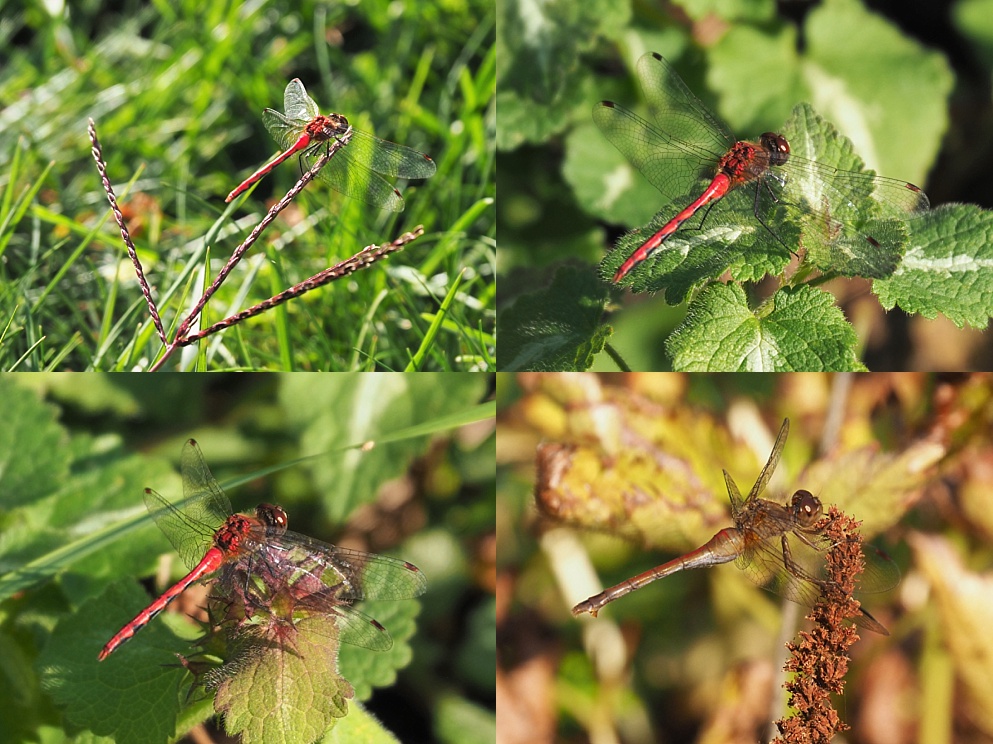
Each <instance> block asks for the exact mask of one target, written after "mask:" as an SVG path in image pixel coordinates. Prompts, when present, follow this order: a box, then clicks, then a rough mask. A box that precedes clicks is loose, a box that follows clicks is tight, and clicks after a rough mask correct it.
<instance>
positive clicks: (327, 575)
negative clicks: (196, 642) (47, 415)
mask: <svg viewBox="0 0 993 744" xmlns="http://www.w3.org/2000/svg"><path fill="white" fill-rule="evenodd" d="M181 470H182V474H183V494H184V496H185V497H186V498H185V499H184V502H183V508H182V511H181V510H179V509H177V508H176V507H175V506H173V505H172V504H170V503H169V502H168V501H166V500H165V499H163V498H162V497H161V496H159V494H157V493H155V491H152V490H151V489H146V490H145V506H146V507H147V508H148V510H149V511H150V512H151V513H152V516H153V518H154V519H155V523H156V524H157V525H158V526H159V529H161V530H162V531H163V532H164V533H165V534H166V536H167V537H168V538H169V540H170V542H172V544H173V545H174V546H175V548H176V551H177V552H178V553H179V555H180V556H181V557H182V558H183V560H184V561H185V563H186V565H187V567H188V568H191V569H192V570H191V571H190V573H188V574H187V575H186V576H185V577H183V578H182V579H180V580H179V581H178V582H177V583H176V584H175V585H174V586H172V587H171V588H170V589H168V590H167V591H166V592H165V593H164V594H163V595H162V596H161V597H159V598H158V599H156V600H155V601H154V602H152V604H150V605H149V606H148V607H146V608H145V609H144V610H142V611H141V612H139V613H138V615H136V616H135V618H134V619H133V620H132V621H131V622H129V623H128V624H127V625H125V626H124V627H123V628H121V629H120V630H119V631H118V632H117V634H116V635H115V636H114V637H113V638H111V639H110V640H109V641H108V642H107V645H106V646H104V647H103V650H102V651H101V652H100V654H99V656H98V657H97V658H98V659H99V660H100V661H103V660H104V659H106V658H107V657H108V656H109V655H110V654H112V653H113V652H114V651H115V650H117V648H118V647H119V646H121V645H122V644H123V643H125V642H127V641H128V640H130V639H131V638H132V637H133V636H134V634H135V633H137V632H138V631H139V630H141V629H142V628H143V627H145V626H146V625H147V624H148V623H149V622H150V621H151V620H152V618H154V617H155V616H156V615H158V614H159V613H160V612H162V610H164V609H165V608H166V607H167V606H168V605H169V603H170V602H172V600H174V599H175V598H176V597H178V596H179V595H180V594H181V593H182V592H183V591H185V590H186V588H187V587H188V586H190V584H192V583H193V582H195V581H199V580H201V579H203V578H205V577H207V576H208V575H210V574H212V573H214V572H215V571H217V570H218V569H223V568H226V567H228V566H234V567H237V571H233V572H228V571H225V572H223V573H222V580H223V579H227V580H230V579H231V577H234V576H236V575H238V572H241V573H242V574H243V573H244V571H245V570H246V568H245V567H246V566H250V567H251V571H252V573H253V574H254V575H256V576H258V577H261V578H260V579H259V583H260V584H261V585H264V586H265V589H266V591H267V592H269V593H271V592H275V591H277V590H279V589H280V587H276V586H274V584H275V582H277V581H282V582H287V583H289V582H292V586H289V588H288V590H287V592H286V593H287V594H289V595H292V596H294V597H296V598H297V599H299V600H301V601H300V605H301V606H306V607H308V608H309V609H311V610H314V611H323V612H324V613H325V614H328V615H333V616H334V623H335V627H336V628H337V630H338V631H339V638H340V640H341V641H343V642H345V643H351V644H353V645H356V646H362V647H364V648H370V649H373V650H376V651H384V650H387V649H389V648H390V647H391V646H392V644H393V640H392V639H391V638H390V635H389V633H388V632H387V631H386V629H385V628H384V627H383V626H382V625H380V624H379V623H378V622H376V620H374V619H372V618H370V617H367V616H366V615H363V614H362V613H361V612H359V611H358V610H356V609H354V608H353V607H351V605H352V604H354V603H356V602H359V601H361V600H363V599H391V600H400V599H412V598H413V597H417V596H420V595H421V594H423V593H424V590H425V589H426V588H427V582H426V581H425V579H424V574H423V573H421V571H420V570H419V569H418V568H417V566H415V565H413V564H412V563H408V562H407V561H403V560H398V559H396V558H387V557H386V556H381V555H372V554H370V553H363V552H362V551H360V550H351V549H349V548H341V547H338V546H336V545H329V544H327V543H322V542H319V541H318V540H312V539H311V538H309V537H305V536H303V535H298V534H296V533H293V532H288V531H287V529H286V525H287V517H286V513H285V512H284V511H283V510H282V509H281V508H280V507H278V506H273V505H272V504H262V505H260V506H258V507H257V508H256V510H255V517H249V516H246V515H244V514H232V510H231V503H230V502H229V501H228V498H227V496H225V495H224V492H223V491H222V490H221V487H220V486H219V485H218V484H217V481H216V480H214V477H213V476H212V475H211V474H210V470H209V469H208V468H207V464H206V463H205V462H204V460H203V455H202V454H201V452H200V448H199V446H197V443H196V441H195V440H193V439H190V440H189V441H187V442H186V445H185V446H184V447H183V454H182V458H181ZM246 559H250V560H246ZM287 585H288V584H287ZM239 591H242V590H241V589H239V588H235V589H233V590H232V591H231V592H230V593H231V594H237V593H238V592H239ZM301 592H306V596H301ZM242 593H244V591H242ZM256 601H258V600H257V597H256Z"/></svg>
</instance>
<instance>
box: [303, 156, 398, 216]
mask: <svg viewBox="0 0 993 744" xmlns="http://www.w3.org/2000/svg"><path fill="white" fill-rule="evenodd" d="M320 152H321V148H318V149H317V150H315V151H312V152H310V153H309V154H308V155H307V167H308V168H309V167H310V165H311V164H312V163H313V160H314V159H315V158H316V157H319V156H320ZM317 177H318V178H319V179H320V180H321V181H323V182H324V183H326V184H327V185H328V186H330V187H331V188H333V189H334V190H335V191H337V192H339V193H341V194H344V195H345V196H350V197H352V198H354V199H359V200H361V201H364V202H365V203H366V204H371V205H372V206H374V207H379V208H380V209H388V210H389V211H391V212H402V211H403V197H402V196H400V192H399V191H397V189H396V187H395V186H393V184H391V183H388V182H387V181H385V180H383V177H382V176H380V175H378V174H377V173H374V172H372V171H371V170H369V168H367V167H366V166H365V164H364V163H363V162H362V161H361V159H360V156H357V155H356V154H355V152H354V151H353V150H352V145H351V142H349V143H348V144H347V145H345V146H344V147H342V148H341V149H339V150H338V152H337V153H335V155H334V157H333V158H332V159H331V162H330V163H328V164H327V165H326V166H324V167H323V168H322V169H321V170H320V172H319V173H318V174H317Z"/></svg>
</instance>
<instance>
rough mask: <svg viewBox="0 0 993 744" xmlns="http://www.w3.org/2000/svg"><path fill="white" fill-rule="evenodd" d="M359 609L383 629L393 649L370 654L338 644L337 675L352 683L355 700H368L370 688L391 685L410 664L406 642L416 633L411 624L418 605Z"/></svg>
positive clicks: (383, 604)
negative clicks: (338, 672) (387, 634)
mask: <svg viewBox="0 0 993 744" xmlns="http://www.w3.org/2000/svg"><path fill="white" fill-rule="evenodd" d="M361 609H362V612H364V613H365V614H367V615H369V616H371V617H374V618H376V620H377V621H378V622H379V623H380V624H381V625H382V626H383V627H384V628H386V630H387V631H388V632H389V634H390V637H391V638H392V639H393V647H392V648H390V649H389V650H388V651H370V650H369V649H366V648H361V647H359V646H353V645H350V644H348V643H345V644H342V646H341V650H340V651H339V654H338V665H339V667H340V669H341V673H342V674H343V675H344V676H345V678H346V679H348V681H349V682H351V683H352V687H353V688H354V689H355V699H356V700H366V699H368V698H369V697H370V696H371V695H372V690H373V688H376V687H388V686H389V685H392V684H393V683H394V682H395V681H396V676H397V671H398V670H400V669H403V668H404V667H406V666H407V665H408V664H409V663H410V660H411V659H412V658H413V651H412V650H411V648H410V644H409V641H410V639H411V638H413V637H414V633H415V632H416V631H417V623H416V622H415V621H416V619H417V616H418V614H420V610H421V603H420V602H419V601H416V600H404V601H402V602H385V601H377V602H372V601H366V602H363V603H362V607H361Z"/></svg>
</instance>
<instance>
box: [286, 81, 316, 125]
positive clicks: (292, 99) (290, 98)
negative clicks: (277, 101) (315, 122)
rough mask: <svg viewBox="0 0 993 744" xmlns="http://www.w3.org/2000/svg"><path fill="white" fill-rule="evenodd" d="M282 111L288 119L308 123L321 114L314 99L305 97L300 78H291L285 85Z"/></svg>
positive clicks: (305, 92)
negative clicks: (301, 120)
mask: <svg viewBox="0 0 993 744" xmlns="http://www.w3.org/2000/svg"><path fill="white" fill-rule="evenodd" d="M283 111H284V112H286V116H287V117H288V118H290V119H303V120H304V121H310V120H311V119H313V118H314V117H315V116H317V115H319V114H320V113H321V112H320V109H318V108H317V104H316V103H314V99H313V98H311V97H310V96H308V95H307V91H306V89H305V88H304V87H303V83H301V82H300V78H293V79H292V80H291V81H290V82H289V83H287V84H286V90H285V91H283Z"/></svg>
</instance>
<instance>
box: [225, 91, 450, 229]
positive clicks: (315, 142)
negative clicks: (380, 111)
mask: <svg viewBox="0 0 993 744" xmlns="http://www.w3.org/2000/svg"><path fill="white" fill-rule="evenodd" d="M283 111H285V115H284V114H281V113H279V112H278V111H275V110H273V109H270V108H267V109H266V110H265V111H263V112H262V123H263V124H264V125H265V128H266V130H267V131H268V132H269V134H270V135H272V138H273V139H274V140H276V143H277V144H278V145H279V147H280V149H281V150H282V152H280V153H279V154H278V155H277V156H276V157H275V158H273V159H272V160H270V161H269V162H268V163H266V164H265V165H263V166H262V167H261V168H259V169H258V170H257V171H255V172H254V173H253V174H252V175H250V176H249V177H248V178H246V179H245V180H244V181H242V182H241V183H240V184H239V185H238V187H237V188H235V189H234V191H232V192H231V193H230V194H228V196H227V198H226V199H225V200H224V201H225V202H230V201H231V200H232V199H234V198H235V197H236V196H238V194H240V193H242V192H243V191H245V190H246V189H247V188H248V187H249V186H251V185H252V184H253V183H255V182H256V181H258V180H260V179H261V178H263V177H264V176H266V175H267V174H268V173H269V172H270V171H271V170H272V169H273V168H275V167H276V166H277V165H279V164H280V163H282V162H283V161H285V160H287V159H289V158H290V157H291V156H293V155H296V154H298V153H299V154H300V158H301V168H302V169H303V170H308V169H310V168H311V167H312V166H313V163H314V161H315V160H316V159H317V158H319V157H320V156H321V155H322V154H323V153H324V152H327V151H329V149H330V147H331V145H332V143H335V142H337V143H339V145H340V149H339V150H338V151H337V152H336V153H335V154H334V157H333V158H332V160H331V161H330V162H329V163H328V164H327V165H326V166H324V167H323V168H322V169H321V170H320V171H319V172H318V174H317V178H318V180H320V181H323V182H324V183H326V184H327V185H328V186H330V187H331V188H332V189H334V190H335V191H337V192H339V193H341V194H344V195H345V196H350V197H352V198H355V199H360V200H361V201H364V202H365V203H366V204H371V205H372V206H374V207H379V208H380V209H387V210H389V211H391V212H402V211H403V197H402V196H401V195H400V192H399V190H397V188H396V187H395V186H393V184H391V183H389V182H388V181H386V180H385V179H384V178H383V175H386V176H392V177H399V178H429V177H431V176H433V175H434V174H435V171H436V167H435V164H434V161H433V160H432V159H431V158H429V157H428V156H427V155H425V154H424V153H422V152H418V151H417V150H413V149H411V148H409V147H404V146H403V145H398V144H396V143H395V142H387V141H386V140H381V139H379V138H378V137H374V136H372V135H371V134H366V133H365V132H362V131H359V130H357V129H352V128H351V126H350V125H349V123H348V119H346V118H345V117H344V116H342V115H341V114H336V113H331V114H327V115H323V114H321V112H320V110H319V109H318V108H317V104H316V103H315V102H314V100H313V99H312V98H311V97H310V96H309V95H307V91H306V90H305V89H304V87H303V83H302V82H300V79H299V78H293V80H291V81H290V82H289V84H288V85H287V86H286V90H285V91H284V92H283ZM380 174H382V175H380Z"/></svg>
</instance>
